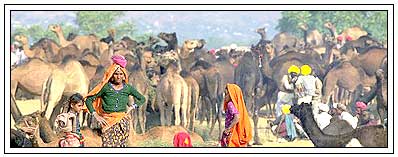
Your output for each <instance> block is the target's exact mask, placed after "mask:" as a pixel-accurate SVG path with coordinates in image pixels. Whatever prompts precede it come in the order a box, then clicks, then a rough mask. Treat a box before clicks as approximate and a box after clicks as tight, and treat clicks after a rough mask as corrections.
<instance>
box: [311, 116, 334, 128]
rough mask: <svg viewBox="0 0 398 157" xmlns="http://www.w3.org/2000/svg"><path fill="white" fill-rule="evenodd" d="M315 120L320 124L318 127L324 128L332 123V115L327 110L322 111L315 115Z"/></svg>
mask: <svg viewBox="0 0 398 157" xmlns="http://www.w3.org/2000/svg"><path fill="white" fill-rule="evenodd" d="M314 118H315V121H316V123H317V124H318V127H319V128H320V129H321V130H323V129H324V128H325V127H326V126H328V125H329V124H330V119H332V116H331V115H329V114H328V113H326V112H321V113H320V114H317V115H315V117H314Z"/></svg>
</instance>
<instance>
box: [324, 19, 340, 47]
mask: <svg viewBox="0 0 398 157" xmlns="http://www.w3.org/2000/svg"><path fill="white" fill-rule="evenodd" d="M323 26H324V27H325V28H326V29H328V30H329V32H330V34H331V36H332V39H333V41H334V42H337V32H336V26H335V25H334V24H333V23H332V22H330V21H327V22H325V23H324V24H323Z"/></svg>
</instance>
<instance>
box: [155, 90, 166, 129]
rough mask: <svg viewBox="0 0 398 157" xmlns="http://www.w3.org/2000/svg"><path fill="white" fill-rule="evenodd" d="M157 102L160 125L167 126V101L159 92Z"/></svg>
mask: <svg viewBox="0 0 398 157" xmlns="http://www.w3.org/2000/svg"><path fill="white" fill-rule="evenodd" d="M157 104H158V108H159V112H160V125H161V126H165V124H166V123H165V122H166V121H165V109H166V108H165V105H166V104H165V103H164V101H163V99H162V97H161V93H158V94H157Z"/></svg>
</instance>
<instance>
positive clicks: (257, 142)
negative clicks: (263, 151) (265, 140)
mask: <svg viewBox="0 0 398 157" xmlns="http://www.w3.org/2000/svg"><path fill="white" fill-rule="evenodd" d="M253 123H254V137H253V138H254V143H253V145H262V144H261V142H260V137H259V136H258V106H257V105H255V106H254V111H253Z"/></svg>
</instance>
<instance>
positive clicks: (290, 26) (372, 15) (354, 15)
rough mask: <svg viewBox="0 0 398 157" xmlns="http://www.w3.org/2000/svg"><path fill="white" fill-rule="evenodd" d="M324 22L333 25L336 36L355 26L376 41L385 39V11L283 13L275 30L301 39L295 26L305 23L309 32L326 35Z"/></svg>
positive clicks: (299, 31)
mask: <svg viewBox="0 0 398 157" xmlns="http://www.w3.org/2000/svg"><path fill="white" fill-rule="evenodd" d="M326 21H330V22H332V23H334V24H335V26H336V31H337V33H338V34H339V33H340V32H342V31H343V30H345V29H347V28H349V27H352V26H355V25H357V26H361V27H362V28H363V29H365V30H366V31H367V32H369V33H371V35H372V36H373V37H375V38H376V39H378V40H386V39H387V11H283V12H282V18H281V19H280V20H279V23H278V25H277V27H276V29H278V30H279V31H285V32H289V33H292V34H293V35H296V36H297V37H302V36H303V33H302V31H301V30H299V29H298V28H297V26H298V25H299V24H301V23H307V24H308V27H309V29H310V30H312V29H318V30H319V31H321V32H322V33H328V30H327V29H326V28H324V27H323V24H324V23H325V22H326Z"/></svg>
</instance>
